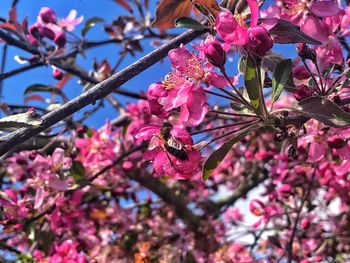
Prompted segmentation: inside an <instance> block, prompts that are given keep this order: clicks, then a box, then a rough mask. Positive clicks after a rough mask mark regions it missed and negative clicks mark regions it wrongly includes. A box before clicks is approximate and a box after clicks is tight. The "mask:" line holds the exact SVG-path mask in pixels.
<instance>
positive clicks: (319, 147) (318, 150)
mask: <svg viewBox="0 0 350 263" xmlns="http://www.w3.org/2000/svg"><path fill="white" fill-rule="evenodd" d="M325 153H326V145H325V143H322V142H321V143H319V142H316V141H313V142H311V144H310V149H309V157H308V161H309V162H312V163H314V162H318V161H321V159H322V158H323V157H324V155H325Z"/></svg>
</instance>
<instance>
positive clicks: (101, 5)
mask: <svg viewBox="0 0 350 263" xmlns="http://www.w3.org/2000/svg"><path fill="white" fill-rule="evenodd" d="M0 2H1V3H0V16H2V17H7V13H8V10H9V8H10V5H11V3H12V0H1V1H0ZM150 2H152V4H151V10H152V15H153V14H154V10H155V3H156V1H150ZM268 2H271V1H268ZM96 3H98V4H96ZM43 6H48V7H51V8H52V9H53V10H55V12H56V14H57V16H58V17H65V16H67V15H68V13H69V11H70V10H71V9H76V10H77V11H78V15H79V16H80V15H84V18H85V20H86V19H88V18H91V17H95V16H97V17H102V18H103V19H104V20H105V21H106V23H110V22H111V21H113V20H114V19H115V18H116V17H117V16H118V15H121V14H123V15H128V14H129V13H128V12H127V11H126V10H125V9H123V8H121V7H120V6H118V5H117V4H116V3H115V2H114V1H112V0H98V1H96V0H20V1H19V5H18V8H17V13H18V17H19V20H20V21H21V20H22V19H23V18H25V17H26V16H28V18H29V24H32V23H34V22H35V21H36V17H37V14H38V12H39V10H40V8H41V7H43ZM83 24H84V22H83V23H82V24H81V25H79V26H78V27H77V29H76V30H75V31H74V32H75V33H76V34H77V35H79V34H80V31H81V29H82V27H83ZM101 27H102V24H98V25H96V27H95V28H94V29H92V30H91V31H90V32H89V33H88V35H87V38H88V39H89V40H102V39H106V38H108V36H107V35H106V34H105V33H104V32H103V30H101ZM181 31H182V30H181ZM143 43H144V45H143V47H144V49H145V51H144V53H143V54H141V53H137V56H136V57H131V56H128V57H127V59H125V60H124V62H123V63H122V65H121V67H120V69H122V68H124V67H126V66H128V65H129V64H131V63H132V62H134V61H136V60H137V59H138V58H140V57H141V56H142V55H144V54H146V53H148V52H150V51H151V50H153V47H152V46H151V45H150V43H149V42H148V41H147V40H145V41H144V42H143ZM1 46H2V45H1ZM274 49H275V50H276V51H278V52H281V51H282V49H283V53H284V54H285V55H286V56H287V57H290V56H291V55H293V53H294V48H293V47H288V48H286V47H285V46H281V45H279V46H278V45H276V46H275V47H274ZM119 50H120V49H119V47H118V46H117V45H106V46H103V47H99V48H95V49H92V50H90V51H89V52H87V58H86V59H84V58H82V57H81V56H80V57H79V60H78V63H79V64H80V65H81V66H83V67H84V68H85V69H87V70H88V69H90V68H91V65H92V61H93V58H97V59H98V61H101V60H102V59H105V58H108V59H109V61H110V62H111V64H112V65H113V63H114V62H115V61H116V60H117V59H118V56H119ZM15 55H23V56H27V57H28V54H27V53H25V52H21V51H19V50H18V49H16V48H13V47H10V48H9V49H8V59H7V65H6V71H8V70H11V69H15V68H18V67H20V66H21V65H19V64H18V63H17V62H16V61H15V60H14V56H15ZM236 62H237V60H235V61H234V63H232V64H231V65H229V68H228V72H229V73H231V74H233V73H234V72H236V68H237V66H236ZM169 70H170V65H169V61H168V60H167V59H165V60H164V61H163V63H158V64H156V65H154V66H153V67H151V68H149V69H148V70H146V71H145V72H143V73H142V74H140V75H139V76H137V77H135V78H134V79H132V80H131V81H129V82H128V83H126V84H125V85H124V86H123V88H125V89H128V90H130V91H136V92H138V91H141V90H144V91H145V90H147V88H148V86H149V85H150V84H151V83H153V82H157V81H159V80H161V79H162V78H163V77H164V75H165V74H166V73H167V72H168V71H169ZM51 72H52V71H51V68H50V67H47V68H40V69H34V70H31V71H28V72H26V73H22V74H20V75H17V76H15V77H12V78H9V79H6V80H5V81H4V86H3V98H2V102H6V103H20V104H23V103H24V102H23V95H22V94H23V91H24V89H25V88H26V87H28V86H29V85H31V84H35V83H40V84H46V85H52V84H55V82H56V81H55V80H54V79H53V78H52V77H51ZM64 91H65V92H66V94H67V95H68V96H69V97H70V98H73V97H75V96H78V95H79V94H81V92H82V87H81V86H80V85H79V84H78V83H77V79H74V80H72V81H70V82H69V84H68V85H67V86H66V87H65V88H64ZM118 98H119V100H120V101H121V102H122V103H126V102H130V101H135V100H132V99H130V98H126V97H122V96H118ZM214 101H217V99H216V98H215V99H214ZM115 117H116V111H115V110H114V109H113V108H112V107H111V106H110V105H109V104H108V102H107V103H106V104H105V109H104V110H102V111H99V112H97V113H96V114H95V115H94V116H93V117H91V118H90V119H89V120H88V121H87V124H88V125H89V126H92V127H95V128H98V127H100V126H101V125H103V124H104V123H105V121H106V119H113V118H115Z"/></svg>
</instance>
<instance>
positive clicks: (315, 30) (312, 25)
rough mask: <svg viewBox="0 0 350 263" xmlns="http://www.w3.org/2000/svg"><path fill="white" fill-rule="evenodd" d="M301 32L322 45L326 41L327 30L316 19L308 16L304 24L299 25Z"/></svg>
mask: <svg viewBox="0 0 350 263" xmlns="http://www.w3.org/2000/svg"><path fill="white" fill-rule="evenodd" d="M301 30H303V31H304V33H306V34H307V35H309V36H310V37H312V38H314V39H317V40H319V41H321V42H322V44H325V43H326V42H327V40H328V36H327V32H328V31H327V28H326V27H325V25H324V24H323V22H322V21H321V20H320V19H318V18H317V17H314V16H308V17H307V18H306V19H305V21H304V23H302V24H301Z"/></svg>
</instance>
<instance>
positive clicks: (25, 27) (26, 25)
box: [21, 17, 28, 33]
mask: <svg viewBox="0 0 350 263" xmlns="http://www.w3.org/2000/svg"><path fill="white" fill-rule="evenodd" d="M27 28H28V17H26V18H24V19H23V21H22V24H21V29H22V31H23V32H24V33H28V32H27Z"/></svg>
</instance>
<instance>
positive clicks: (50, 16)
mask: <svg viewBox="0 0 350 263" xmlns="http://www.w3.org/2000/svg"><path fill="white" fill-rule="evenodd" d="M39 18H40V19H41V21H43V22H44V23H55V22H56V14H55V12H54V11H53V10H52V9H51V8H49V7H42V8H41V9H40V12H39Z"/></svg>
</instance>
